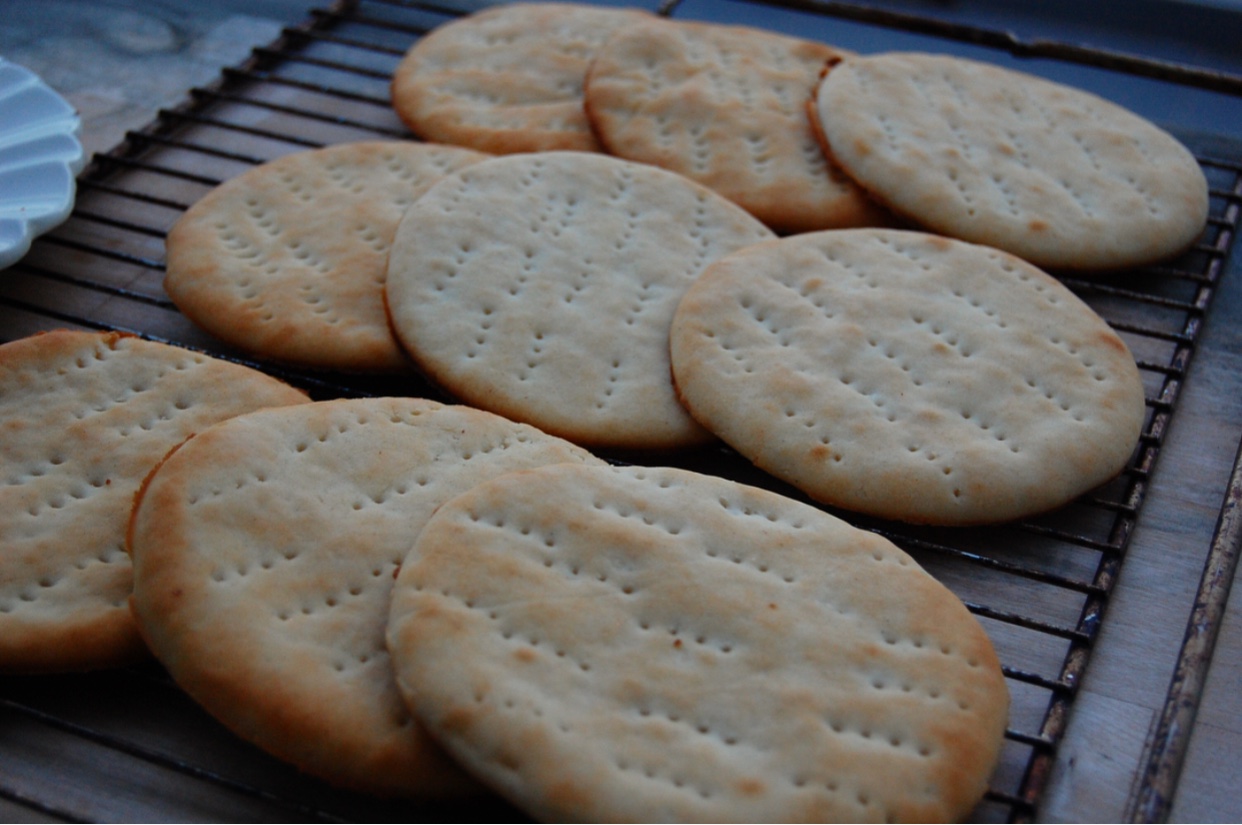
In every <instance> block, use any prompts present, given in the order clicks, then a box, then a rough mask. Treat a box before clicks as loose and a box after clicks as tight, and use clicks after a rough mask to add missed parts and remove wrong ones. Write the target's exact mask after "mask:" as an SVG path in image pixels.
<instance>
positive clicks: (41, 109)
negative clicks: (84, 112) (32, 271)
mask: <svg viewBox="0 0 1242 825" xmlns="http://www.w3.org/2000/svg"><path fill="white" fill-rule="evenodd" d="M79 126H80V121H79V119H78V115H77V113H76V112H75V111H74V109H73V107H72V106H70V105H69V104H68V103H67V102H66V101H65V99H64V98H62V97H61V96H60V95H58V94H57V93H56V92H54V91H52V89H51V88H50V87H49V86H48V85H47V84H45V83H44V82H43V81H42V80H40V79H39V76H38V75H36V74H35V73H34V72H32V71H30V70H29V69H26V68H23V67H22V66H19V65H17V64H16V63H12V62H10V61H7V60H5V59H4V58H2V57H0V269H4V268H5V267H8V266H10V265H12V264H14V263H16V262H17V261H18V260H20V259H21V258H22V256H24V255H25V254H26V252H27V251H28V250H29V249H30V243H31V241H33V240H34V238H35V237H37V236H38V235H41V234H42V233H44V232H46V231H48V230H49V229H52V228H53V227H55V226H57V225H59V224H60V223H61V222H63V221H64V220H65V219H66V218H68V217H69V213H70V212H72V211H73V202H74V198H75V197H76V194H77V186H76V180H75V176H76V175H77V173H78V172H80V171H81V170H82V166H83V165H84V164H85V163H86V154H85V152H84V151H83V149H82V144H81V143H80V142H79V141H78V129H79Z"/></svg>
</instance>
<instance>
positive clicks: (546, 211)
mask: <svg viewBox="0 0 1242 825" xmlns="http://www.w3.org/2000/svg"><path fill="white" fill-rule="evenodd" d="M771 237H772V233H771V231H769V230H768V229H767V228H766V227H764V226H763V224H761V223H760V222H759V221H758V220H756V219H755V218H753V217H752V216H751V215H749V214H748V213H746V212H745V211H744V210H743V209H741V208H740V207H738V206H736V205H735V204H733V203H731V202H729V201H727V200H725V199H724V198H722V197H721V196H719V195H717V194H716V193H714V192H712V191H711V190H710V189H707V188H706V187H703V186H701V185H699V184H696V183H694V182H692V181H690V180H687V179H686V178H683V177H681V176H680V175H675V174H673V173H671V172H667V171H664V170H662V169H657V168H655V167H652V166H645V165H642V164H637V163H631V162H629V161H625V160H620V159H618V158H613V157H609V156H607V155H596V154H588V153H583V152H545V153H532V154H524V155H509V156H506V157H503V158H495V159H492V160H488V161H485V162H483V163H480V164H477V165H475V166H473V167H470V168H468V169H464V170H462V171H461V172H459V173H457V174H455V175H452V176H450V177H449V178H446V179H445V180H444V181H442V182H441V183H439V184H437V185H436V186H434V187H432V188H431V189H430V190H428V192H427V193H426V194H425V195H424V196H423V197H422V198H420V199H419V200H418V202H417V203H415V204H414V205H413V206H412V207H411V208H410V210H409V211H408V212H407V213H406V216H405V218H404V220H403V221H402V222H401V226H400V227H399V228H398V230H397V236H396V239H395V240H394V242H393V248H392V252H391V255H390V258H389V268H388V280H387V283H386V286H385V290H386V295H387V299H388V308H389V314H390V316H391V318H392V324H393V328H394V329H395V331H396V333H397V338H398V339H399V340H400V341H401V343H402V344H403V345H404V346H405V348H406V349H407V351H408V352H409V353H410V355H411V356H412V357H413V359H414V361H415V362H416V363H417V364H418V365H419V366H420V367H421V368H422V369H423V370H424V371H425V372H426V373H427V374H428V375H429V376H430V377H431V378H432V380H434V381H435V382H437V383H438V384H440V385H441V386H442V387H444V388H445V389H446V390H447V391H448V392H450V393H453V394H454V395H455V396H456V397H458V398H460V399H462V400H464V401H465V402H467V403H469V404H472V405H474V406H476V407H481V408H484V409H489V410H491V411H493V412H497V413H500V414H501V415H504V416H507V417H509V418H513V419H517V420H520V421H526V422H529V423H531V424H534V425H535V426H537V427H539V428H540V429H543V430H546V431H547V432H550V433H553V434H555V435H559V436H561V437H563V438H568V439H569V440H571V441H575V442H577V443H580V444H587V445H590V446H593V447H607V448H618V449H669V448H677V447H685V446H690V445H694V444H700V443H703V442H705V441H707V440H710V436H709V434H707V433H706V432H704V431H703V429H702V428H701V427H699V426H698V425H697V424H695V423H694V421H693V420H692V419H691V418H690V416H689V415H688V414H687V413H686V411H685V410H684V409H683V408H682V407H681V405H680V404H679V403H678V401H677V398H676V395H675V394H674V392H673V385H672V379H671V376H670V373H669V362H668V325H669V322H670V321H671V320H672V317H673V312H674V310H675V309H676V306H677V302H678V301H679V300H680V299H681V296H682V294H683V293H684V292H685V290H686V288H687V287H688V286H689V285H690V284H691V283H692V282H693V281H694V279H695V278H696V277H698V275H699V273H700V272H701V271H702V270H703V267H704V266H706V265H707V264H708V263H709V262H710V261H711V260H713V259H715V258H717V257H719V256H720V255H723V254H725V253H726V252H729V251H732V250H735V249H738V248H740V247H742V246H744V245H746V244H748V243H752V242H754V241H758V240H761V239H767V238H771Z"/></svg>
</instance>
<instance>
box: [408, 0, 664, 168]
mask: <svg viewBox="0 0 1242 825" xmlns="http://www.w3.org/2000/svg"><path fill="white" fill-rule="evenodd" d="M647 17H648V14H647V13H646V12H643V11H639V10H637V9H620V8H601V7H597V6H587V5H578V4H574V3H511V4H507V5H502V6H499V7H496V8H491V9H486V10H484V11H479V12H475V13H474V14H471V15H469V16H467V17H462V18H460V19H458V20H455V21H453V22H450V23H446V24H445V25H443V26H440V27H439V28H437V29H435V30H434V31H432V32H431V33H430V34H428V35H427V36H426V37H424V38H422V39H421V40H419V41H417V42H416V43H415V44H414V45H413V46H412V47H411V48H410V50H409V52H407V53H406V55H405V57H404V59H402V61H401V62H400V63H399V64H398V65H397V68H396V71H395V72H394V73H393V79H392V104H393V108H394V109H395V110H396V112H397V114H398V115H399V116H400V117H401V118H402V120H404V121H405V123H406V124H407V125H408V126H409V127H410V129H411V130H412V131H413V132H414V134H416V135H420V136H421V137H424V138H426V139H428V140H436V141H441V142H444V143H452V144H456V145H459V146H470V147H473V148H475V149H480V150H483V151H485V152H494V153H496V154H509V153H511V152H537V151H545V150H554V149H572V150H579V151H590V152H594V151H599V148H600V147H599V144H598V143H597V142H596V140H595V137H594V135H592V134H591V127H590V124H589V123H588V122H587V119H586V115H585V114H584V113H583V111H582V84H583V80H584V78H585V76H586V71H587V66H588V65H590V61H591V58H592V56H593V55H594V53H595V50H596V49H597V48H598V47H599V46H600V45H601V44H602V43H603V42H604V41H605V40H606V39H607V38H608V37H609V35H611V34H612V33H613V32H615V31H619V30H621V29H623V28H625V27H627V26H631V25H634V24H635V23H637V22H640V21H642V20H644V19H646V18H647Z"/></svg>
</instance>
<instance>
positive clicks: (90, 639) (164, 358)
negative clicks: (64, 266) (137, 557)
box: [0, 330, 307, 671]
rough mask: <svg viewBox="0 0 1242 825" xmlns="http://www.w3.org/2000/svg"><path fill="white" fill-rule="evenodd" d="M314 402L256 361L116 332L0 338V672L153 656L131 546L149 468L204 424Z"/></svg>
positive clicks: (69, 667)
mask: <svg viewBox="0 0 1242 825" xmlns="http://www.w3.org/2000/svg"><path fill="white" fill-rule="evenodd" d="M306 400H307V398H306V395H305V394H304V393H302V392H301V391H300V390H295V389H293V388H292V387H289V386H288V385H286V384H283V383H281V382H279V381H277V380H275V379H273V378H269V377H268V376H266V375H263V374H262V373H259V372H255V371H253V370H250V369H247V368H246V367H242V366H238V365H235V364H229V363H226V362H224V361H219V360H216V359H213V358H209V357H207V356H204V355H199V354H197V353H193V352H189V351H187V350H183V349H180V348H177V347H171V346H167V345H164V344H157V343H153V342H150V341H143V340H141V339H139V338H135V337H132V336H126V335H121V334H118V333H90V332H71V331H68V330H59V331H55V332H47V333H43V334H40V335H35V336H32V337H30V338H23V339H20V340H17V341H13V342H10V343H8V344H5V345H3V346H0V670H4V671H61V670H86V669H92V668H103V667H113V666H116V665H120V664H124V663H127V662H131V661H135V660H139V659H143V658H145V657H146V656H147V655H148V654H147V652H146V648H145V647H144V645H143V644H142V640H141V639H140V638H139V635H138V631H137V629H136V628H135V627H134V622H133V619H132V618H131V617H130V613H129V606H128V602H127V599H128V597H129V593H130V588H131V585H132V580H133V576H132V572H131V568H130V560H129V556H128V555H126V553H125V525H126V522H127V521H128V519H129V511H130V507H131V505H132V503H133V497H134V493H135V492H136V491H137V490H138V487H139V485H140V484H141V483H142V480H143V478H144V477H146V475H147V473H149V472H150V471H151V468H152V467H154V466H155V464H156V463H157V462H158V461H159V460H160V459H161V458H163V456H164V454H165V453H166V452H168V450H170V449H172V448H173V447H175V446H176V445H177V444H179V443H180V442H181V441H182V440H184V439H185V438H187V437H188V436H189V435H191V434H192V433H194V432H196V431H197V430H200V429H202V428H204V427H206V426H208V425H210V424H212V423H214V422H216V421H219V420H221V419H223V418H227V417H229V416H232V415H236V414H238V413H242V412H248V411H250V410H253V409H257V408H259V407H264V406H275V405H283V404H300V403H302V402H305V401H306Z"/></svg>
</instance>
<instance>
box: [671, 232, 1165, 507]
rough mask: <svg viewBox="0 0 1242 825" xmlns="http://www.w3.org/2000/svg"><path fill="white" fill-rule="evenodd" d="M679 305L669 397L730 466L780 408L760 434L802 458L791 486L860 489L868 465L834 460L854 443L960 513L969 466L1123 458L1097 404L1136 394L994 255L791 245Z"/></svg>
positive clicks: (739, 261)
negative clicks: (726, 447) (824, 482)
mask: <svg viewBox="0 0 1242 825" xmlns="http://www.w3.org/2000/svg"><path fill="white" fill-rule="evenodd" d="M690 297H691V300H690V301H687V302H686V303H685V304H683V310H682V316H681V318H680V321H679V326H678V327H676V328H675V329H674V335H675V336H680V338H679V339H678V340H679V341H684V344H681V345H680V346H681V348H682V349H683V350H684V351H685V352H686V353H687V356H686V357H684V358H682V357H681V356H679V355H678V351H679V350H678V346H677V345H675V346H674V354H675V356H676V357H675V358H674V369H675V371H676V373H677V380H678V384H679V387H680V390H681V392H682V394H683V395H684V397H685V398H686V399H687V403H688V404H689V405H690V407H691V408H692V409H695V410H696V412H698V413H699V414H701V415H702V416H703V417H704V420H705V421H707V422H709V423H708V426H709V428H710V429H714V430H715V431H716V432H717V433H718V434H720V435H721V436H722V437H723V438H725V440H726V441H729V442H730V443H732V444H733V446H734V447H736V448H738V449H739V450H741V451H742V452H743V453H744V454H746V453H747V452H748V450H749V449H750V447H749V446H748V443H747V441H748V437H749V429H748V425H747V423H746V422H747V421H750V420H752V419H753V418H754V417H756V416H763V417H764V418H765V420H767V419H769V418H770V417H771V414H772V413H771V411H770V407H771V406H772V405H773V404H779V405H780V406H779V408H778V411H777V413H776V419H775V421H774V424H773V426H779V427H780V428H781V432H783V433H784V436H783V439H784V441H783V442H782V443H785V442H789V443H793V440H794V439H796V440H797V442H796V443H797V444H799V445H801V446H800V447H799V449H800V452H801V454H802V455H803V456H809V457H805V458H799V459H798V461H799V462H800V463H802V464H804V465H805V466H806V467H807V469H806V470H805V472H806V473H814V474H816V475H819V474H831V473H832V472H834V470H835V469H836V468H838V467H839V468H840V472H841V473H842V474H843V475H842V476H841V477H842V478H844V477H845V475H844V474H848V475H849V477H850V478H851V479H853V478H857V477H858V476H857V475H856V474H857V473H860V472H861V473H866V472H867V469H866V466H865V465H867V464H868V463H869V456H865V455H860V454H859V453H858V452H857V451H856V450H852V448H850V447H848V446H847V445H848V444H851V443H854V442H855V441H856V439H857V437H859V436H858V435H857V434H858V433H859V432H861V430H860V428H862V427H865V428H866V430H865V432H866V433H867V436H866V437H867V439H869V443H870V444H871V445H872V447H871V449H883V450H886V451H888V453H889V454H890V455H892V457H893V458H894V460H901V459H900V456H902V455H903V454H904V455H908V456H909V461H908V462H903V466H907V467H908V468H909V470H910V471H911V472H912V473H916V474H918V475H917V476H916V477H917V478H919V479H921V481H920V483H921V484H923V485H924V486H925V488H926V493H927V494H932V495H938V496H940V497H941V499H942V500H943V501H944V502H945V503H946V504H949V505H953V506H956V503H959V502H960V503H962V504H968V503H969V504H970V506H975V504H974V502H975V501H980V500H979V499H973V498H972V496H973V495H974V494H973V493H972V492H971V490H981V487H980V486H979V485H977V484H975V483H973V476H972V469H973V468H978V467H979V466H980V465H979V462H980V461H981V460H983V461H985V462H987V464H986V465H985V466H989V467H996V468H1008V469H1003V470H1000V471H1003V472H1006V473H1009V472H1012V469H1013V468H1015V467H1028V466H1032V465H1031V464H1030V462H1043V461H1064V460H1066V458H1065V457H1063V456H1064V445H1066V444H1071V443H1076V444H1078V445H1080V446H1084V447H1085V448H1086V449H1089V450H1097V449H1098V450H1100V451H1102V452H1103V451H1108V452H1110V453H1116V454H1117V455H1116V456H1115V457H1110V458H1108V459H1107V460H1108V461H1110V462H1111V461H1114V460H1116V461H1117V462H1119V463H1118V465H1117V469H1120V466H1121V465H1120V462H1124V460H1125V458H1126V457H1127V456H1128V454H1129V450H1130V448H1132V446H1133V445H1132V444H1121V443H1120V438H1119V437H1117V436H1114V435H1113V434H1112V433H1113V432H1115V430H1116V425H1115V424H1114V423H1112V422H1115V421H1118V420H1119V419H1118V418H1117V413H1116V412H1113V411H1110V408H1113V409H1115V408H1116V407H1117V402H1116V401H1115V400H1105V401H1104V402H1103V403H1101V399H1102V398H1103V399H1116V398H1119V397H1127V398H1135V399H1137V397H1138V396H1139V394H1140V393H1141V385H1138V384H1137V383H1136V379H1137V375H1136V373H1135V371H1134V369H1133V362H1132V360H1129V361H1128V360H1127V358H1128V353H1126V352H1125V351H1124V346H1123V345H1120V344H1112V343H1109V342H1108V341H1107V340H1105V339H1106V338H1112V339H1113V340H1116V337H1115V336H1114V335H1113V333H1112V332H1111V331H1110V330H1109V329H1108V327H1107V325H1106V324H1105V323H1104V322H1103V321H1102V320H1101V319H1100V318H1099V317H1098V316H1096V315H1095V314H1094V312H1092V311H1091V310H1090V309H1089V308H1088V307H1087V306H1086V305H1084V304H1082V303H1081V302H1080V301H1079V300H1078V299H1077V298H1076V297H1075V296H1074V295H1073V294H1072V293H1070V292H1069V290H1068V289H1066V288H1065V287H1064V286H1062V285H1061V284H1059V283H1058V282H1056V281H1054V280H1053V279H1052V278H1050V277H1049V276H1047V275H1045V274H1044V273H1042V272H1040V271H1038V270H1036V269H1034V268H1033V267H1030V266H1029V265H1027V264H1025V263H1023V262H1021V261H1019V260H1018V259H1016V258H1013V257H1011V256H1008V255H1006V254H1004V253H999V252H996V251H994V250H989V249H986V248H983V247H976V246H971V245H968V244H961V243H957V242H954V243H953V244H950V245H948V246H945V244H944V242H943V241H940V240H939V239H935V238H933V236H928V235H923V234H921V233H915V232H901V231H887V230H861V231H857V232H854V231H843V232H832V233H822V234H819V235H814V234H811V235H805V236H800V237H797V236H796V237H792V238H787V239H785V240H783V241H781V242H780V244H777V245H775V246H773V245H769V246H767V247H760V248H758V249H756V250H755V251H745V252H742V253H740V254H738V255H736V256H732V257H730V258H727V259H725V261H722V262H721V263H720V264H719V265H717V266H716V267H713V268H712V269H710V270H709V271H708V273H707V275H706V276H705V278H704V279H703V280H701V281H700V282H699V284H698V285H697V286H696V288H695V290H694V291H693V292H692V293H691V296H690ZM860 319H865V320H860ZM726 330H727V331H726ZM692 333H693V334H692ZM722 382H723V384H722ZM979 382H988V385H989V386H991V387H993V389H990V390H989V391H988V392H982V391H978V390H975V389H974V386H975V385H976V384H978V383H979ZM721 386H727V387H728V390H727V391H724V390H722V389H721ZM787 387H788V388H792V389H793V390H795V391H790V392H788V393H787V392H786V388H787ZM722 392H726V393H727V395H726V397H728V398H729V399H731V400H730V401H729V402H728V403H727V405H726V404H724V402H720V401H719V399H720V398H721V397H722V396H721V393H722ZM751 398H753V399H757V400H756V401H755V403H754V404H748V403H747V402H746V401H745V399H751ZM738 399H742V400H740V401H739V400H738ZM759 399H761V400H759ZM1122 409H1124V410H1126V412H1127V414H1130V413H1134V411H1132V410H1130V409H1129V408H1128V407H1123V408H1122ZM1110 416H1112V417H1111V418H1110ZM846 422H848V424H847V423H846ZM799 433H800V434H799ZM1110 439H1111V440H1112V441H1113V442H1115V443H1104V444H1103V445H1102V446H1101V443H1102V442H1107V441H1109V440H1110ZM769 440H770V441H776V440H777V439H769ZM808 446H809V447H813V448H814V449H815V453H814V454H813V455H812V454H811V453H810V451H808V450H807V447H808ZM962 446H968V447H969V449H970V450H971V451H972V458H971V461H970V462H969V463H967V462H965V460H964V459H961V458H959V457H958V456H959V455H960V452H959V448H960V447H962ZM983 451H986V452H983ZM1122 452H1124V453H1125V455H1121V453H1122ZM750 458H751V459H752V460H758V457H757V456H755V455H750ZM763 458H764V466H771V465H772V464H774V463H776V462H777V461H780V462H782V463H785V459H783V458H777V457H776V456H766V457H763ZM916 459H920V460H916ZM813 463H814V465H815V467H814V468H813V469H812V468H811V464H813ZM799 472H800V473H801V472H802V471H799ZM984 472H991V470H984ZM1099 480H1101V481H1102V480H1103V479H1099ZM984 486H985V487H986V486H988V485H984ZM935 491H938V492H935ZM980 506H981V505H980Z"/></svg>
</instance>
